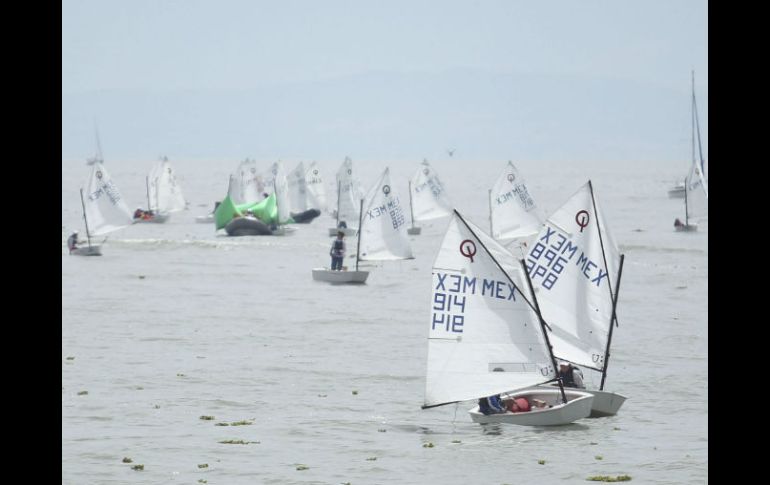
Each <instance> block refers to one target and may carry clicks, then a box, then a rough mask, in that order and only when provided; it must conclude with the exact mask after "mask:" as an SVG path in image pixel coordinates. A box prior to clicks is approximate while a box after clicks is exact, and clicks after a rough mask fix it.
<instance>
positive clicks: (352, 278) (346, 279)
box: [313, 268, 369, 284]
mask: <svg viewBox="0 0 770 485" xmlns="http://www.w3.org/2000/svg"><path fill="white" fill-rule="evenodd" d="M368 276H369V272H368V271H332V270H330V269H328V268H313V279H314V280H315V281H325V282H327V283H337V284H341V283H366V278H367V277H368Z"/></svg>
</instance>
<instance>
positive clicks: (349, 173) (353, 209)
mask: <svg viewBox="0 0 770 485" xmlns="http://www.w3.org/2000/svg"><path fill="white" fill-rule="evenodd" d="M360 200H361V194H360V190H359V189H358V184H357V183H356V181H355V179H354V178H353V161H352V160H351V159H350V158H348V157H345V161H344V162H342V166H341V167H340V169H339V170H338V171H337V220H338V221H345V223H346V224H347V226H348V227H349V228H358V215H359V214H358V210H359V201H360Z"/></svg>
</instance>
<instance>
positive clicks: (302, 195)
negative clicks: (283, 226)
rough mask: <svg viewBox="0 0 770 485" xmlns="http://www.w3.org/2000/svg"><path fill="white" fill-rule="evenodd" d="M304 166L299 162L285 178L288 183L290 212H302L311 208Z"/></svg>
mask: <svg viewBox="0 0 770 485" xmlns="http://www.w3.org/2000/svg"><path fill="white" fill-rule="evenodd" d="M306 173H307V172H306V171H305V164H304V163H302V162H299V165H297V166H296V167H295V168H294V170H292V171H291V172H289V175H288V176H287V179H288V182H289V200H290V201H291V210H292V211H293V212H303V211H306V210H308V209H310V208H311V205H310V201H309V197H308V195H309V194H308V190H307V179H306V178H305V174H306Z"/></svg>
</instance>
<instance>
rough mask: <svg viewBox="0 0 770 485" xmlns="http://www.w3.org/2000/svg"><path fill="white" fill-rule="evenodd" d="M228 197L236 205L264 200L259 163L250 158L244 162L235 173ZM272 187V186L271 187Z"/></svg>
mask: <svg viewBox="0 0 770 485" xmlns="http://www.w3.org/2000/svg"><path fill="white" fill-rule="evenodd" d="M230 180H231V182H230V187H229V189H228V195H229V196H230V199H232V201H233V203H235V204H247V203H254V202H259V201H260V200H262V199H263V197H262V193H263V192H264V189H265V187H264V182H263V180H262V176H261V175H259V174H258V173H257V162H256V161H255V160H249V159H248V158H247V159H246V160H244V161H242V162H241V163H240V164H239V165H238V167H237V168H236V169H235V172H233V176H232V177H231V179H230ZM271 186H272V185H271Z"/></svg>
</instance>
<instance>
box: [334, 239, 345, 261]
mask: <svg viewBox="0 0 770 485" xmlns="http://www.w3.org/2000/svg"><path fill="white" fill-rule="evenodd" d="M344 247H345V245H344V243H343V241H342V239H335V240H334V244H332V253H333V254H334V256H337V257H339V256H342V251H344Z"/></svg>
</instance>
